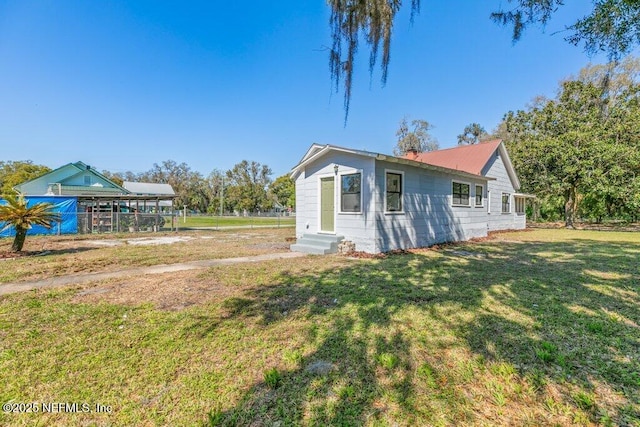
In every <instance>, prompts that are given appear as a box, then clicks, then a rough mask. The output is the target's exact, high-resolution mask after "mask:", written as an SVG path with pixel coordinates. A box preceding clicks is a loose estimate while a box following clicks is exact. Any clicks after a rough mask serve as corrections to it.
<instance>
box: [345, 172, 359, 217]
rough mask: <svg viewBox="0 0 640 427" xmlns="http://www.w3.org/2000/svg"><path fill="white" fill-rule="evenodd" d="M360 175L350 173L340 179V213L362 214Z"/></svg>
mask: <svg viewBox="0 0 640 427" xmlns="http://www.w3.org/2000/svg"><path fill="white" fill-rule="evenodd" d="M361 200H362V174H361V173H360V172H358V173H351V174H348V175H342V176H341V177H340V212H362V206H361V205H360V203H361Z"/></svg>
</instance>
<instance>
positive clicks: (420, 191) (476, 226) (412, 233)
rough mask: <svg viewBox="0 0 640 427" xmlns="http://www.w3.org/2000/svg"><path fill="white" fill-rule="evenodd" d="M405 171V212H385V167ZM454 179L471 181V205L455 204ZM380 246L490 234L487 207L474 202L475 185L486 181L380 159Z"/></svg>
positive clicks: (377, 202) (396, 246)
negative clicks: (452, 193)
mask: <svg viewBox="0 0 640 427" xmlns="http://www.w3.org/2000/svg"><path fill="white" fill-rule="evenodd" d="M386 169H390V170H398V171H403V172H404V183H403V187H404V188H403V193H404V195H403V200H404V213H403V214H387V213H385V212H384V198H385V196H386V195H385V170H386ZM452 179H455V180H456V181H461V182H465V183H469V184H470V193H471V194H470V203H471V204H472V206H471V207H453V206H451V192H452V183H451V182H452ZM376 182H377V186H376V199H375V208H376V212H377V213H376V223H377V236H376V249H377V251H378V252H380V251H382V252H384V251H388V250H393V249H399V248H405V249H406V248H412V247H423V246H429V245H432V244H435V243H441V242H448V241H458V240H467V239H470V238H472V237H483V236H486V234H487V222H486V207H478V208H476V207H475V206H473V203H474V196H475V185H476V184H480V185H486V183H485V182H484V181H474V180H469V179H466V178H465V179H461V178H457V177H456V176H455V175H449V174H446V173H440V172H435V171H430V170H426V169H421V168H414V167H411V166H405V165H398V164H394V163H387V162H377V163H376Z"/></svg>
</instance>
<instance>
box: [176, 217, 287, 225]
mask: <svg viewBox="0 0 640 427" xmlns="http://www.w3.org/2000/svg"><path fill="white" fill-rule="evenodd" d="M167 224H169V223H167ZM267 225H270V226H281V227H293V226H295V225H296V217H294V216H283V217H241V216H223V217H219V216H187V220H186V222H185V221H184V218H182V217H180V219H179V221H178V224H177V226H178V228H182V227H187V228H188V227H250V226H267Z"/></svg>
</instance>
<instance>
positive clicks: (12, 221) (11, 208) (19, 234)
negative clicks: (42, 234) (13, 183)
mask: <svg viewBox="0 0 640 427" xmlns="http://www.w3.org/2000/svg"><path fill="white" fill-rule="evenodd" d="M5 200H6V201H7V204H6V205H2V206H0V222H4V223H5V224H4V227H3V228H2V231H4V230H6V229H7V228H10V227H14V228H15V230H16V236H15V238H14V239H13V244H12V245H11V252H20V251H22V247H23V246H24V242H25V240H26V238H27V231H28V230H29V229H30V228H31V227H32V226H33V225H41V226H43V227H46V228H51V226H52V225H53V223H54V222H56V221H60V214H59V213H57V212H53V211H52V210H51V209H52V208H53V205H52V204H50V203H36V204H34V205H32V206H30V207H29V206H28V205H27V201H26V200H25V199H24V197H22V196H19V197H16V196H14V195H5Z"/></svg>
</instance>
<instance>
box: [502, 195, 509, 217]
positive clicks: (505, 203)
mask: <svg viewBox="0 0 640 427" xmlns="http://www.w3.org/2000/svg"><path fill="white" fill-rule="evenodd" d="M510 212H511V194H509V193H502V213H510Z"/></svg>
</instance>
